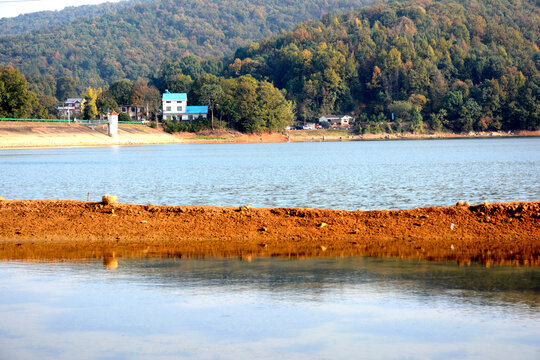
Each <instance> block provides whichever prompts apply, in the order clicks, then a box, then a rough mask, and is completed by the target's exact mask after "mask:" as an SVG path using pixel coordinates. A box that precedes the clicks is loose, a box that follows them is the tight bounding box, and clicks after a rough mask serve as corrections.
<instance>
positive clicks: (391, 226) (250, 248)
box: [0, 200, 540, 266]
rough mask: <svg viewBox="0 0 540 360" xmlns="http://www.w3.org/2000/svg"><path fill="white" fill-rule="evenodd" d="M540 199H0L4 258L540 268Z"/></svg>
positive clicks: (0, 241)
mask: <svg viewBox="0 0 540 360" xmlns="http://www.w3.org/2000/svg"><path fill="white" fill-rule="evenodd" d="M539 219H540V202H537V201H536V202H511V203H496V204H482V205H473V206H465V205H463V206H450V207H426V208H419V209H412V210H384V211H360V210H357V211H342V210H324V209H308V208H276V209H270V208H251V207H249V206H248V207H240V208H233V207H210V206H207V207H201V206H195V207H193V206H154V205H130V204H120V203H116V204H110V205H105V204H102V203H94V202H83V201H58V200H21V201H18V200H4V201H0V259H5V260H7V259H26V260H32V259H35V260H44V259H51V260H52V259H81V258H103V257H104V256H110V254H115V256H118V257H139V256H144V257H206V256H218V257H222V256H223V257H237V256H238V257H241V258H244V259H251V258H252V257H256V256H284V257H312V256H396V257H402V258H417V259H428V260H450V261H457V262H459V263H463V264H468V263H470V262H471V261H479V262H482V263H484V264H487V265H489V264H491V263H500V264H516V265H517V264H519V265H532V266H538V265H539V264H540V220H539Z"/></svg>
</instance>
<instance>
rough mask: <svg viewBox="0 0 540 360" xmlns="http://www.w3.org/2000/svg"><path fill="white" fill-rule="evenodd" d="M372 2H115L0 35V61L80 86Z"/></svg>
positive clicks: (226, 48) (214, 51)
mask: <svg viewBox="0 0 540 360" xmlns="http://www.w3.org/2000/svg"><path fill="white" fill-rule="evenodd" d="M369 2H371V0H309V1H308V0H288V1H281V0H241V1H240V0H212V1H208V0H156V1H145V2H134V3H132V4H131V5H130V6H126V5H125V4H122V3H120V4H113V5H115V6H119V7H120V10H119V11H116V12H107V13H105V14H103V15H100V16H96V17H92V18H90V19H86V18H83V19H79V20H76V21H74V22H72V23H69V24H65V25H61V26H54V27H49V28H47V29H44V30H40V31H33V32H30V33H25V34H21V35H17V36H4V37H2V38H0V65H2V64H3V65H7V64H10V65H12V66H14V67H15V68H17V69H19V70H20V71H21V72H22V73H23V74H25V75H26V76H27V77H28V76H30V75H31V76H33V77H34V79H35V78H36V75H50V76H52V77H54V78H58V77H63V76H70V77H73V78H74V79H75V80H76V86H77V88H78V89H79V90H81V89H84V88H86V87H87V86H94V87H95V86H103V85H105V84H108V83H111V82H112V81H113V80H117V79H122V78H128V79H132V80H135V79H137V78H138V77H139V76H148V74H150V73H151V72H152V71H153V70H154V69H156V68H157V66H158V65H159V64H160V63H161V62H162V61H163V60H165V59H176V58H178V57H182V56H185V55H188V54H194V55H196V56H200V57H203V58H211V57H219V56H223V55H225V54H229V53H232V52H234V51H235V50H236V49H237V48H238V47H239V46H243V45H245V44H247V43H249V41H254V40H258V39H262V38H265V37H269V36H271V35H272V34H275V33H278V32H279V31H281V30H289V29H292V28H293V27H294V26H295V25H296V24H298V23H301V22H302V21H306V20H308V19H319V18H320V17H321V16H322V15H323V14H325V13H327V12H329V11H338V12H339V11H346V10H350V9H354V8H358V7H360V6H362V5H364V4H366V3H369ZM113 5H111V6H113ZM35 16H38V18H37V19H39V15H35ZM29 19H30V18H29ZM32 19H33V18H32ZM21 31H22V30H21ZM37 81H39V80H37Z"/></svg>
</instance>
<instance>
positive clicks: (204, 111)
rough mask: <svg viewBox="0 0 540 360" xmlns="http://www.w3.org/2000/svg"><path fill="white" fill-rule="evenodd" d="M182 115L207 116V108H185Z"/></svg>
mask: <svg viewBox="0 0 540 360" xmlns="http://www.w3.org/2000/svg"><path fill="white" fill-rule="evenodd" d="M184 114H208V106H186V111H185V112H184Z"/></svg>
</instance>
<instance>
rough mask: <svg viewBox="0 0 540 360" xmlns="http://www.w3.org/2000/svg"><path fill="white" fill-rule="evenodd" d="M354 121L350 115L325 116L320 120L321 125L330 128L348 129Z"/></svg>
mask: <svg viewBox="0 0 540 360" xmlns="http://www.w3.org/2000/svg"><path fill="white" fill-rule="evenodd" d="M352 120H353V118H352V116H349V115H323V116H321V117H320V118H319V123H320V124H326V125H328V126H330V127H348V126H349V125H350V124H351V123H352Z"/></svg>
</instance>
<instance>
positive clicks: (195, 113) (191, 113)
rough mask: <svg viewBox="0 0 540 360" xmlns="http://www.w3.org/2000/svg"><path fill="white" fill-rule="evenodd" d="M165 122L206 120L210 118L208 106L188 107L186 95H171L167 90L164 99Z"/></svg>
mask: <svg viewBox="0 0 540 360" xmlns="http://www.w3.org/2000/svg"><path fill="white" fill-rule="evenodd" d="M162 102H163V120H172V119H173V117H174V118H175V119H176V120H184V121H192V120H196V119H197V118H199V117H203V118H205V119H206V117H207V116H208V106H187V94H186V93H171V92H169V90H165V92H164V93H163V97H162Z"/></svg>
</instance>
